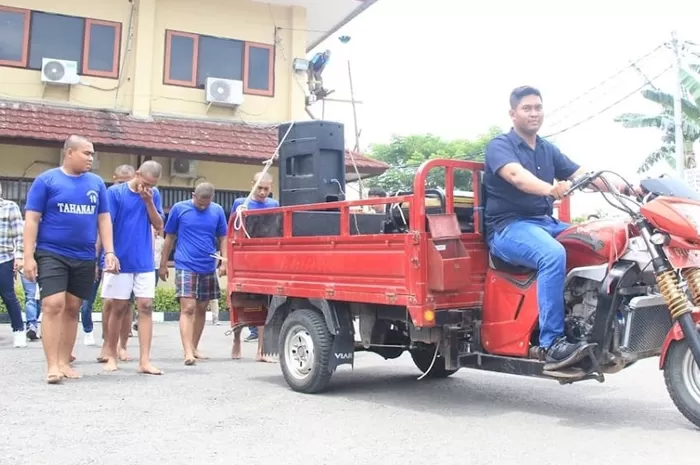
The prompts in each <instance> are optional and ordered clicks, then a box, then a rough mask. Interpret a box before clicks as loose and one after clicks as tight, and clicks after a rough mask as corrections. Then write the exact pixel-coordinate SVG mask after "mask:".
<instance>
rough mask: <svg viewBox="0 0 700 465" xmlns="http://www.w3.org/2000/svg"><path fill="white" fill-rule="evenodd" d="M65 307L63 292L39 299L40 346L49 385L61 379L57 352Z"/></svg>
mask: <svg viewBox="0 0 700 465" xmlns="http://www.w3.org/2000/svg"><path fill="white" fill-rule="evenodd" d="M65 306H66V293H65V292H60V293H58V294H53V295H50V296H48V297H44V298H43V299H41V345H42V347H43V348H44V356H45V357H46V368H47V369H46V382H47V383H49V384H57V383H59V382H61V380H62V379H63V375H62V374H61V369H60V368H59V359H60V357H59V352H60V347H61V332H62V330H63V310H64V308H65Z"/></svg>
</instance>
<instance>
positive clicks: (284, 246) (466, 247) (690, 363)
mask: <svg viewBox="0 0 700 465" xmlns="http://www.w3.org/2000/svg"><path fill="white" fill-rule="evenodd" d="M433 169H442V170H444V173H445V188H444V190H440V189H426V187H425V185H426V179H427V175H428V172H429V171H430V170H433ZM464 171H468V172H469V174H468V176H470V179H471V180H472V186H473V192H466V193H465V192H461V193H460V192H455V189H454V176H455V175H456V174H457V173H458V172H460V173H463V172H464ZM482 172H483V164H482V163H478V162H470V161H458V160H440V159H433V160H429V161H427V162H425V163H423V165H422V166H421V167H420V169H419V170H418V172H417V174H416V175H415V179H414V185H413V190H412V191H411V192H407V193H399V194H398V195H395V196H390V197H386V198H381V199H377V198H373V199H365V200H357V201H340V202H330V203H316V204H309V205H293V206H287V207H281V208H273V209H268V210H251V211H246V212H242V213H240V214H241V215H243V218H242V221H240V222H239V223H237V224H239V227H238V229H237V228H236V227H233V224H234V219H233V217H234V216H235V215H232V220H231V222H230V226H231V227H230V228H229V237H228V294H229V302H233V303H234V305H233V306H230V308H231V315H232V317H231V324H232V326H233V327H240V326H246V325H262V324H264V325H265V330H264V333H263V335H264V337H263V345H264V352H266V353H267V354H271V355H275V354H277V355H279V359H280V366H281V369H282V374H283V376H284V378H285V379H286V381H287V383H288V384H289V386H290V387H291V388H292V389H294V390H296V391H299V392H305V393H315V392H320V391H322V390H324V389H325V388H326V387H327V385H328V383H329V380H330V378H331V375H332V373H333V372H334V371H335V369H336V368H337V367H338V366H339V365H343V364H351V365H352V364H353V361H354V354H355V352H357V351H371V352H375V353H377V354H379V355H381V356H383V357H385V358H387V359H389V358H396V357H399V356H400V355H401V354H402V353H403V352H404V351H406V350H407V351H409V352H410V354H411V356H412V358H413V360H414V362H415V364H416V366H417V367H418V368H419V369H420V370H421V371H423V372H424V375H425V376H432V377H446V376H449V375H451V374H453V373H455V372H456V371H457V370H458V369H460V368H472V369H478V370H489V371H495V372H501V373H507V374H513V375H524V376H535V377H540V378H548V379H552V380H556V381H558V382H560V383H562V384H566V383H573V382H577V381H582V380H588V379H595V380H597V381H599V382H603V381H604V377H605V375H608V374H613V373H616V372H619V371H620V370H623V369H625V368H627V367H630V366H632V365H633V364H634V363H635V362H637V361H638V360H641V359H644V358H648V357H656V356H658V357H659V366H660V368H661V369H662V370H663V373H664V377H665V380H666V385H667V387H668V391H669V393H670V395H671V398H672V399H673V402H674V403H675V404H676V406H677V407H678V409H679V410H680V411H681V412H682V414H683V415H685V417H686V418H687V419H688V420H690V421H691V422H692V423H694V424H695V425H697V426H699V427H700V370H699V369H698V363H697V361H698V360H700V335H699V333H698V322H699V321H700V312H698V309H697V308H696V306H697V305H700V196H698V194H697V193H695V192H694V191H692V190H691V189H690V188H688V187H687V186H686V185H684V184H683V183H682V182H680V181H676V180H673V179H669V178H661V179H650V180H647V181H644V182H643V183H642V187H643V188H645V189H646V190H647V191H648V195H646V196H645V197H644V198H643V199H642V198H637V199H635V198H630V197H626V196H623V195H622V194H620V193H619V192H618V191H617V190H616V189H614V188H612V187H611V189H612V191H613V192H612V193H606V194H603V193H600V194H598V195H605V196H606V199H607V200H608V201H609V202H611V204H613V205H615V206H616V207H617V208H618V209H619V210H621V211H622V212H624V213H625V217H624V218H621V219H602V220H595V221H590V222H587V223H584V224H580V225H572V226H571V227H570V228H569V229H567V230H566V231H564V232H563V233H562V234H561V235H559V236H558V237H557V239H558V240H559V241H560V242H561V244H562V245H563V246H564V248H565V249H566V251H567V273H568V274H567V278H566V287H565V295H564V298H565V302H566V334H567V337H568V338H569V339H570V340H571V341H572V342H573V341H580V340H586V341H588V342H591V343H594V345H593V346H592V347H591V348H590V349H589V350H588V353H587V355H586V356H585V357H583V358H582V359H581V360H580V361H579V362H578V363H577V364H576V365H575V366H572V367H569V368H564V369H561V370H557V371H549V370H546V369H545V368H546V367H545V362H544V361H543V360H541V358H540V357H541V355H540V351H539V350H537V348H538V347H537V345H538V309H537V298H536V287H537V286H536V284H537V274H536V272H535V270H531V269H526V268H523V267H519V266H513V265H511V264H509V263H505V262H503V261H502V260H499V259H497V258H495V257H493V256H490V254H489V253H488V250H487V246H486V244H485V242H484V230H483V229H484V228H483V211H484V204H485V203H484V196H483V194H482V184H481V179H482V176H481V175H482ZM601 174H602V173H601V172H595V173H590V174H587V175H586V176H583V177H582V178H580V179H577V180H575V181H574V182H573V185H572V189H571V192H574V191H577V190H583V189H591V188H592V187H591V186H592V181H594V180H595V179H597V178H598V177H600V176H601ZM460 175H462V176H464V174H460ZM611 175H614V173H611V174H606V175H605V176H611ZM602 179H605V177H603V178H602ZM377 204H384V205H386V206H387V208H386V212H385V213H356V212H354V211H352V209H353V208H354V209H356V208H357V207H366V206H369V205H377ZM314 215H315V216H314ZM558 215H559V217H560V219H562V220H563V221H568V220H569V216H570V215H569V212H568V199H565V200H563V201H562V202H561V204H560V205H559V206H558Z"/></svg>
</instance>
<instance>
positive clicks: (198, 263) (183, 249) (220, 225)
mask: <svg viewBox="0 0 700 465" xmlns="http://www.w3.org/2000/svg"><path fill="white" fill-rule="evenodd" d="M214 193H215V191H214V185H213V184H211V183H209V182H203V183H201V184H198V185H197V187H195V189H194V194H193V195H192V199H191V200H184V201H182V202H178V203H176V204H175V205H173V208H172V209H171V210H170V213H169V214H168V221H167V222H166V223H165V234H166V236H165V244H164V245H163V251H162V254H161V259H160V277H161V279H162V280H163V281H165V280H167V279H168V257H169V256H170V252H171V251H172V250H173V245H175V244H177V245H175V257H174V258H175V296H176V297H177V298H178V299H179V301H180V337H181V339H182V348H183V349H184V352H185V354H184V355H185V365H188V366H189V365H194V364H195V362H196V360H197V359H205V358H206V357H204V356H203V355H202V354H201V353H200V352H199V350H198V346H199V341H200V339H201V337H202V331H204V323H205V319H206V314H207V306H208V305H209V301H211V300H213V299H218V298H219V295H220V290H219V279H218V277H217V275H216V268H217V259H216V258H215V257H214V255H215V254H216V252H217V249H218V250H220V251H221V254H222V256H224V257H225V256H226V247H225V242H226V228H227V224H226V214H225V213H224V209H223V208H222V207H221V205H219V204H218V203H216V202H214V201H213V200H214ZM176 241H177V242H176ZM219 274H220V276H223V275H225V274H226V265H225V260H222V263H221V264H220V265H219ZM139 334H140V332H139Z"/></svg>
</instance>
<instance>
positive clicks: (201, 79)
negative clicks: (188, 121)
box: [163, 30, 275, 97]
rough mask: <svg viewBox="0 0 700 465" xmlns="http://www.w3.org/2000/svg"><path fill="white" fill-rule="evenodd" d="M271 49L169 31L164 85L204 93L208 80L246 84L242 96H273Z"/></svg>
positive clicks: (167, 34) (273, 51)
mask: <svg viewBox="0 0 700 465" xmlns="http://www.w3.org/2000/svg"><path fill="white" fill-rule="evenodd" d="M274 60H275V48H274V46H272V45H267V44H258V43H253V42H244V41H241V40H235V39H225V38H220V37H210V36H205V35H199V34H190V33H187V32H178V31H170V30H168V31H166V33H165V67H164V70H163V83H164V84H169V85H175V86H185V87H196V88H200V89H204V86H205V84H206V82H207V78H208V77H216V78H220V79H234V80H238V81H243V92H244V93H246V94H252V95H263V96H267V97H272V96H274V92H275V79H274V64H275V61H274Z"/></svg>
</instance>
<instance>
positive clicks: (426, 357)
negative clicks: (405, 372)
mask: <svg viewBox="0 0 700 465" xmlns="http://www.w3.org/2000/svg"><path fill="white" fill-rule="evenodd" d="M434 355H435V349H414V350H411V358H412V359H413V363H415V364H416V366H417V367H418V369H419V370H420V371H422V372H423V373H425V372H426V371H428V368H430V363H431V362H432V361H433V356H434ZM455 373H457V370H447V369H446V368H445V357H443V356H442V355H440V354H438V356H437V358H435V363H433V367H432V368H430V373H428V374H427V375H426V376H427V377H429V378H447V377H448V376H451V375H453V374H455Z"/></svg>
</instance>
